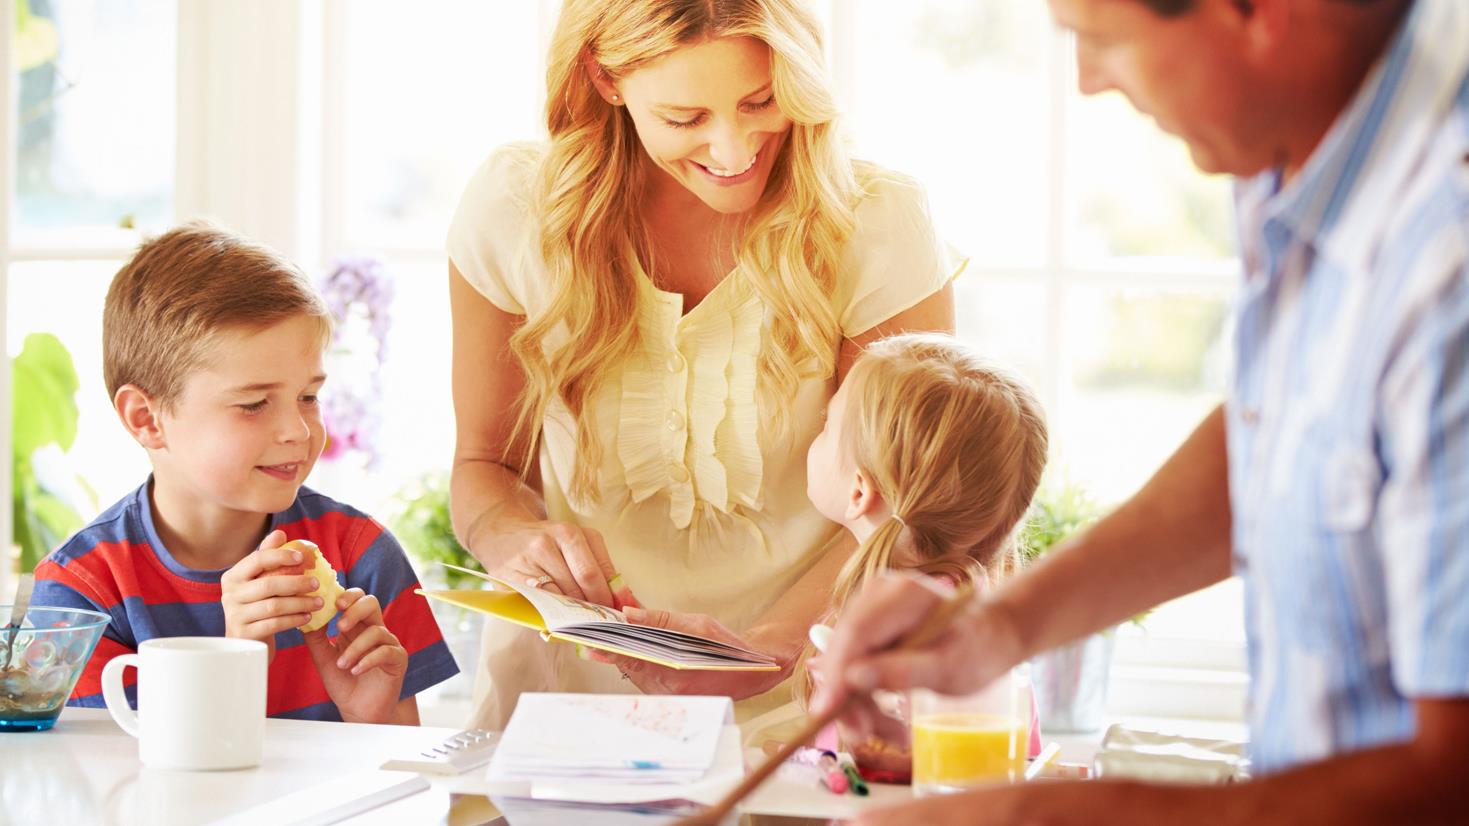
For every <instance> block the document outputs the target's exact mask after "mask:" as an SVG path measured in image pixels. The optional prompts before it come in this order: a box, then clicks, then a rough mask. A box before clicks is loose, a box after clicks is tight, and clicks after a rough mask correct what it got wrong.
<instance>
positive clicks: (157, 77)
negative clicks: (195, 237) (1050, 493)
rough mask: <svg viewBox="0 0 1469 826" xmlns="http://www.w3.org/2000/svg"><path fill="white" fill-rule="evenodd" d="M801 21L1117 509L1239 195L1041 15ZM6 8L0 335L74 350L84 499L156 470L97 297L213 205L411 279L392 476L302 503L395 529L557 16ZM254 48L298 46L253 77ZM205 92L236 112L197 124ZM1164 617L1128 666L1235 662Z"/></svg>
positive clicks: (894, 11)
mask: <svg viewBox="0 0 1469 826" xmlns="http://www.w3.org/2000/svg"><path fill="white" fill-rule="evenodd" d="M810 1H811V2H812V4H813V5H814V6H815V7H816V10H817V11H818V13H819V15H820V16H821V17H822V18H823V20H824V21H825V22H826V23H827V25H828V29H827V40H828V49H829V57H830V62H831V65H832V70H833V72H832V74H833V78H834V82H835V86H836V93H837V97H838V99H839V101H841V102H842V104H843V106H844V108H845V109H846V111H847V113H848V118H847V120H848V127H849V131H850V133H851V135H852V137H853V139H854V141H855V147H856V151H857V154H858V155H859V156H860V157H863V158H866V159H870V160H873V161H875V162H878V163H881V164H883V165H885V166H888V167H891V168H894V169H896V170H898V171H901V172H904V173H907V174H909V175H911V176H913V177H915V178H917V179H918V180H920V181H921V182H922V183H923V184H924V185H925V186H926V188H927V190H928V193H929V198H930V204H931V208H932V212H933V215H934V219H935V222H936V224H937V226H938V228H939V231H940V232H941V234H942V235H943V236H944V237H945V238H946V239H947V240H948V241H950V242H951V243H953V244H954V245H955V246H956V247H957V248H958V249H960V250H961V251H963V252H964V253H966V254H967V255H968V256H970V259H971V264H970V267H969V269H968V270H967V271H966V273H965V275H964V276H963V277H962V278H961V279H960V280H959V281H958V282H957V283H956V285H955V291H956V298H957V301H958V306H959V332H960V335H961V336H963V337H965V338H966V339H968V340H970V341H973V342H975V343H976V344H977V345H978V346H980V347H982V348H983V349H985V350H986V351H987V352H989V353H992V354H993V355H995V356H996V357H997V358H1000V359H1003V360H1004V361H1006V362H1007V363H1010V364H1012V365H1014V366H1015V367H1016V368H1017V369H1019V370H1020V371H1021V372H1022V373H1023V374H1025V375H1026V376H1027V377H1029V379H1030V380H1031V381H1032V382H1033V383H1034V384H1035V386H1036V387H1037V388H1038V389H1039V391H1040V393H1041V395H1042V398H1043V400H1044V401H1045V403H1046V406H1047V410H1048V411H1049V415H1050V420H1051V429H1052V441H1053V445H1054V450H1055V452H1054V458H1053V464H1054V466H1055V467H1056V468H1057V469H1058V472H1060V473H1064V474H1066V475H1068V476H1069V477H1070V478H1072V479H1073V480H1074V481H1077V482H1080V483H1082V484H1083V485H1084V486H1086V487H1087V488H1088V489H1089V490H1090V491H1091V492H1092V494H1093V495H1094V496H1095V497H1096V498H1098V499H1099V500H1102V501H1106V502H1116V501H1119V500H1120V499H1122V498H1124V497H1125V496H1126V495H1128V494H1129V493H1130V492H1131V491H1132V490H1134V489H1135V488H1136V487H1137V486H1138V485H1139V484H1141V483H1142V481H1143V480H1144V479H1146V478H1147V476H1148V475H1150V474H1151V472H1152V471H1153V470H1154V469H1155V468H1156V467H1157V466H1158V465H1159V463H1160V462H1161V461H1162V460H1163V459H1164V457H1166V456H1167V455H1168V454H1169V453H1170V452H1171V451H1172V449H1173V448H1174V447H1176V446H1177V444H1179V443H1180V442H1181V440H1182V439H1183V437H1184V436H1185V435H1186V434H1187V433H1188V432H1189V431H1190V430H1191V429H1192V428H1193V426H1194V425H1195V424H1196V423H1197V422H1198V421H1199V419H1201V418H1202V416H1203V415H1204V413H1205V412H1207V411H1208V410H1209V409H1210V408H1211V407H1212V406H1213V405H1215V404H1217V403H1218V402H1219V401H1220V400H1221V399H1222V397H1223V392H1224V377H1225V374H1226V371H1227V366H1228V354H1229V352H1230V346H1229V341H1228V339H1227V334H1228V328H1229V325H1228V319H1227V314H1228V307H1229V304H1230V302H1231V301H1232V299H1233V289H1234V277H1233V274H1234V270H1235V269H1236V265H1235V262H1234V261H1233V254H1234V253H1233V250H1234V243H1235V242H1234V238H1233V232H1232V220H1231V211H1230V204H1229V196H1228V186H1227V183H1226V182H1225V181H1224V180H1222V179H1218V178H1208V177H1205V176H1201V175H1199V174H1198V173H1197V172H1195V171H1194V170H1193V168H1192V165H1191V164H1190V162H1189V158H1188V155H1187V152H1186V150H1185V148H1184V147H1183V146H1182V145H1181V144H1179V143H1178V142H1177V141H1174V140H1172V139H1169V138H1166V137H1164V136H1162V135H1160V134H1159V133H1158V132H1157V131H1156V129H1155V128H1154V127H1153V126H1152V125H1151V124H1149V123H1148V122H1147V121H1146V120H1145V119H1144V118H1142V117H1140V116H1138V115H1137V114H1135V113H1134V112H1133V111H1132V110H1131V108H1130V107H1129V106H1128V105H1127V104H1126V102H1125V101H1123V100H1122V99H1120V98H1119V97H1118V96H1116V95H1111V96H1105V97H1102V98H1097V99H1082V98H1080V97H1079V96H1078V95H1077V94H1076V92H1075V91H1074V88H1073V87H1074V82H1073V77H1074V69H1073V67H1072V65H1071V54H1070V44H1069V42H1068V40H1067V38H1066V37H1064V36H1063V35H1061V34H1059V33H1057V32H1056V31H1055V30H1054V29H1053V27H1052V26H1051V23H1050V20H1049V17H1048V15H1047V12H1046V9H1045V5H1044V4H1043V3H1035V2H1022V1H1021V0H1010V2H990V3H976V2H973V0H914V2H911V3H892V2H889V1H888V0H810ZM9 4H17V5H16V9H17V13H15V14H10V13H8V11H7V13H6V14H5V15H4V16H5V21H4V23H3V24H0V26H4V27H9V28H0V33H7V32H8V35H9V36H13V37H14V38H15V41H14V42H15V43H16V50H15V53H16V56H17V58H18V66H19V73H18V76H17V80H18V82H17V84H16V85H15V94H14V95H13V96H9V97H6V96H5V95H6V94H8V93H0V103H3V104H5V105H4V107H3V111H0V118H4V121H5V122H4V127H5V130H4V132H5V134H10V135H13V136H14V143H13V144H12V145H11V146H12V147H13V148H12V151H10V152H7V153H5V157H4V158H3V159H0V171H3V172H4V173H5V174H4V175H3V180H4V181H6V182H7V184H6V186H7V188H8V189H9V192H8V193H7V198H8V200H7V201H6V202H5V206H6V207H8V212H7V211H3V210H0V225H3V226H0V242H3V243H0V256H4V258H3V259H0V264H3V265H5V269H4V273H5V276H6V279H7V283H6V301H7V305H6V308H7V316H8V320H9V327H8V329H7V330H6V341H7V345H8V349H9V352H10V353H11V354H12V355H14V354H15V353H16V352H18V350H19V347H20V343H21V341H22V340H23V338H24V335H25V334H26V333H28V332H32V331H38V330H46V331H49V332H55V333H57V334H58V335H60V336H61V338H62V339H63V341H64V342H65V343H66V344H67V345H68V346H69V347H70V349H71V350H72V353H73V355H74V357H75V358H76V361H77V366H78V370H79V372H80V373H81V383H82V392H81V393H80V395H79V402H80V404H81V417H82V423H81V427H80V436H79V439H78V443H77V446H76V448H75V449H74V451H73V454H74V458H75V460H76V462H77V464H78V465H79V466H80V467H81V469H82V470H83V472H84V474H85V475H86V476H87V478H88V480H89V481H90V482H91V483H92V485H93V486H94V487H95V488H96V490H97V495H98V499H99V503H100V504H104V505H105V504H106V503H108V502H110V501H113V500H114V499H116V498H117V497H119V496H121V495H122V494H123V493H125V492H126V490H127V489H129V488H131V487H132V486H133V485H135V484H136V483H137V480H138V479H139V478H141V474H142V473H143V472H144V469H145V468H146V464H145V463H144V461H143V457H142V456H141V454H140V453H139V451H138V450H137V449H136V448H135V447H134V446H133V445H131V444H130V443H129V442H128V441H127V440H126V439H125V438H123V436H122V434H121V432H120V430H119V429H118V427H117V425H115V424H114V423H113V415H112V413H111V409H110V405H109V404H108V400H107V399H106V398H105V393H103V392H102V391H101V387H102V382H101V376H100V357H99V349H100V348H99V346H98V339H99V332H98V324H97V318H98V315H99V313H100V306H101V301H102V292H103V285H105V284H106V282H107V280H108V279H109V278H110V277H111V274H112V272H114V271H115V270H116V268H117V266H118V265H119V264H120V263H121V261H122V260H123V259H124V258H125V257H126V255H127V254H128V252H129V251H130V249H131V248H132V247H133V246H134V245H135V244H136V242H137V239H138V234H139V230H142V231H150V230H153V229H156V228H159V227H162V226H166V225H168V224H170V223H172V222H173V221H174V220H176V218H178V217H192V216H193V215H196V214H200V213H208V214H214V215H216V216H218V217H220V218H221V219H222V220H224V222H225V223H227V224H230V225H233V226H235V227H237V228H239V229H241V230H242V231H245V232H247V233H249V234H251V235H253V236H256V237H260V238H262V239H263V240H265V241H267V242H268V243H272V244H274V245H276V246H277V247H278V248H280V249H281V250H282V251H283V252H285V253H286V254H287V255H289V256H291V257H293V258H295V259H296V260H297V261H298V262H299V263H300V264H301V265H302V267H303V269H305V270H306V271H307V273H308V274H310V275H312V276H320V275H322V274H324V273H325V272H326V271H327V270H328V268H329V267H330V265H331V262H332V261H333V260H334V259H335V258H336V257H338V256H341V255H352V254H370V255H375V256H377V257H379V258H380V259H381V261H382V264H383V267H384V269H385V270H386V271H387V272H389V273H391V274H392V275H393V277H394V279H395V281H396V285H397V288H396V298H395V299H394V303H393V307H392V313H393V316H394V322H393V328H392V329H391V331H390V332H389V338H388V344H387V347H388V358H387V361H386V363H385V364H384V366H383V368H382V369H383V372H382V387H383V402H382V410H381V416H382V428H381V437H380V438H381V442H382V443H381V445H380V446H379V447H380V454H381V463H380V464H379V465H378V466H376V467H374V468H373V469H371V470H370V471H369V472H363V469H362V468H361V466H360V465H355V464H353V463H352V462H351V461H345V460H344V461H338V462H324V463H322V464H321V465H320V466H319V468H318V470H317V472H316V475H314V476H313V479H312V484H313V485H315V486H318V487H321V488H323V489H324V490H326V491H328V492H330V493H332V494H334V495H338V496H340V497H342V498H344V499H347V500H349V501H352V502H354V503H356V504H359V505H360V506H362V507H364V508H366V509H369V510H381V509H382V508H383V507H384V506H386V505H387V504H388V501H389V499H390V497H391V496H392V494H393V493H394V492H395V491H396V489H397V488H398V487H399V486H401V485H403V484H405V483H407V482H408V481H410V480H411V479H413V478H414V477H416V476H417V475H419V474H421V473H424V472H429V471H434V470H443V469H445V468H446V467H447V466H448V463H449V460H450V456H451V452H452V446H453V418H452V409H451V407H450V403H449V398H450V396H449V329H448V324H447V296H446V283H447V279H446V276H445V258H444V254H443V238H444V234H445V231H446V229H447V225H448V221H449V217H450V215H451V214H452V212H453V209H454V206H455V204H456V203H457V201H458V198H459V194H460V192H461V190H462V188H463V186H464V184H465V182H466V181H467V179H468V177H469V175H470V173H471V172H472V171H473V170H474V168H475V167H476V165H477V164H479V163H480V161H482V160H483V159H484V157H485V156H486V155H487V154H488V152H489V151H490V150H491V149H492V148H493V147H495V146H497V145H499V144H502V143H505V142H507V141H512V140H525V139H535V138H537V137H538V136H539V135H540V134H541V133H542V129H543V127H542V124H541V106H542V100H541V98H542V95H543V77H544V68H545V67H544V59H545V50H546V45H547V41H548V39H549V36H550V33H551V30H552V28H553V26H554V23H555V18H556V14H557V12H558V10H559V7H560V3H559V2H558V0H526V2H516V3H478V2H468V0H465V1H464V2H456V0H426V2H420V3H414V4H407V5H405V4H402V3H390V2H388V0H351V2H347V1H346V0H326V2H324V3H323V4H320V5H316V4H302V5H299V6H298V5H296V4H276V5H268V6H257V7H251V8H250V9H248V10H242V9H243V7H241V8H235V7H233V6H226V5H214V4H211V5H209V6H208V7H207V11H204V9H205V8H206V7H203V6H195V5H191V4H182V5H180V4H177V3H173V2H157V0H150V2H141V1H140V0H117V1H116V2H113V0H107V2H103V0H91V1H90V2H81V0H77V2H68V3H60V2H57V0H8V3H0V8H4V9H7V10H8V9H9V8H10V5H9ZM206 18H207V19H206ZM262 38H264V39H269V40H271V41H272V42H277V43H280V44H287V45H289V44H294V47H293V48H290V47H287V46H285V45H283V47H282V48H281V49H279V50H277V51H275V52H273V53H272V54H273V57H272V58H271V59H270V60H269V61H268V62H262V63H259V64H256V63H252V62H251V61H260V60H264V58H261V57H260V56H259V54H258V51H259V50H258V49H257V48H256V47H255V46H254V44H255V43H258V42H259V41H260V40H261V39H262ZM180 65H183V66H185V67H186V68H184V69H179V68H177V67H178V66H180ZM226 68H228V70H226ZM180 100H182V101H184V104H185V105H182V106H180V104H179V101H180ZM213 100H233V101H235V105H234V106H233V107H232V108H221V107H215V108H214V109H212V110H211V109H210V107H208V106H204V105H203V103H202V102H203V101H213ZM241 111H248V112H249V113H250V114H251V117H249V118H243V119H242V117H241V115H240V112H241ZM176 136H177V137H176ZM242 166H243V167H248V169H270V170H276V172H275V173H273V174H270V175H260V174H242V172H241V168H242ZM262 228H263V229H262ZM1149 626H1150V630H1149V632H1148V634H1147V636H1146V637H1141V638H1137V639H1138V640H1140V641H1139V642H1137V643H1136V644H1135V645H1134V644H1133V643H1131V642H1127V640H1129V639H1133V638H1132V637H1130V636H1128V637H1125V639H1124V645H1123V646H1122V650H1123V652H1124V653H1123V658H1124V660H1127V659H1128V658H1131V661H1133V662H1136V663H1141V664H1144V665H1146V664H1148V663H1149V662H1152V660H1151V659H1150V658H1152V657H1155V656H1157V657H1161V656H1162V655H1161V654H1157V652H1158V651H1160V650H1162V648H1166V647H1167V646H1169V645H1172V643H1170V642H1169V640H1177V639H1183V640H1191V641H1199V640H1212V641H1214V642H1213V644H1212V645H1213V646H1214V647H1212V648H1211V647H1210V646H1208V645H1206V646H1204V647H1203V648H1207V649H1209V650H1215V649H1216V648H1217V650H1219V651H1222V652H1224V653H1222V654H1220V656H1218V657H1212V655H1211V658H1204V659H1207V660H1208V662H1203V661H1200V662H1198V663H1195V665H1197V666H1198V667H1200V668H1216V667H1217V668H1221V669H1237V668H1238V667H1239V665H1238V661H1239V648H1240V640H1241V638H1242V631H1241V628H1242V620H1241V616H1240V599H1239V598H1238V584H1237V583H1225V584H1223V585H1221V586H1219V587H1218V588H1216V589H1211V591H1210V592H1207V593H1205V594H1202V595H1197V596H1194V597H1189V598H1186V599H1184V600H1180V601H1178V602H1177V603H1174V604H1171V605H1169V606H1167V607H1165V608H1164V609H1161V610H1159V611H1158V612H1157V613H1156V614H1155V615H1154V617H1153V618H1152V620H1151V621H1150V624H1149ZM1160 646H1161V647H1162V648H1160ZM1185 648H1186V649H1189V647H1188V646H1185ZM1197 648H1198V647H1197V646H1195V647H1194V649H1197ZM1194 649H1189V650H1194ZM1198 650H1203V649H1198ZM1149 652H1153V653H1149Z"/></svg>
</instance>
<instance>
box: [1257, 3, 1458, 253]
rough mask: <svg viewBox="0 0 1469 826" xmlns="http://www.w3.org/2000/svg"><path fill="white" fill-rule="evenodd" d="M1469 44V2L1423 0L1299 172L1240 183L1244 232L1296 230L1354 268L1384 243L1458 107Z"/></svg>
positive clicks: (1300, 240)
mask: <svg viewBox="0 0 1469 826" xmlns="http://www.w3.org/2000/svg"><path fill="white" fill-rule="evenodd" d="M1466 42H1469V3H1465V2H1464V0H1417V1H1416V2H1415V3H1414V4H1413V7H1412V9H1411V10H1410V11H1409V13H1408V15H1407V17H1406V18H1405V19H1404V22H1403V24H1402V25H1401V26H1400V27H1399V30H1398V32H1397V34H1395V35H1394V36H1393V38H1392V40H1391V42H1390V45H1389V47H1388V49H1387V50H1386V52H1384V54H1383V56H1382V57H1381V58H1380V59H1379V60H1378V61H1377V64H1376V65H1375V66H1374V67H1373V68H1372V70H1371V72H1370V73H1369V74H1368V76H1367V78H1366V80H1365V81H1364V82H1363V84H1362V87H1361V88H1360V89H1359V90H1358V91H1357V94H1356V95H1355V96H1354V97H1353V99H1352V101H1351V103H1350V104H1348V106H1347V108H1346V109H1345V110H1344V111H1343V112H1342V114H1341V115H1340V116H1339V117H1338V118H1337V120H1336V122H1335V123H1334V124H1332V127H1331V129H1330V130H1329V131H1328V132H1327V134H1326V137H1325V138H1324V139H1323V140H1322V142H1321V145H1320V146H1318V147H1317V148H1316V151H1315V152H1313V153H1312V154H1311V157H1310V158H1309V159H1308V160H1307V162H1306V164H1305V165H1304V166H1303V167H1302V168H1301V172H1300V174H1299V175H1297V176H1296V178H1295V179H1294V180H1293V181H1291V182H1290V183H1289V184H1288V185H1286V186H1285V187H1284V188H1283V189H1282V188H1281V187H1280V184H1279V181H1280V171H1279V170H1271V171H1268V172H1265V173H1262V174H1261V175H1258V176H1255V177H1254V178H1252V179H1249V180H1247V181H1242V182H1241V185H1240V187H1239V189H1238V190H1237V198H1238V203H1239V206H1240V210H1241V215H1242V216H1244V217H1245V218H1246V223H1247V226H1244V227H1242V228H1241V229H1242V230H1246V231H1249V230H1253V231H1252V232H1242V237H1248V238H1251V239H1261V238H1267V239H1268V238H1269V237H1270V236H1271V235H1272V234H1274V235H1280V234H1282V233H1289V235H1290V236H1291V237H1292V239H1294V240H1295V241H1296V242H1298V243H1305V244H1309V245H1312V246H1314V247H1315V248H1316V249H1317V251H1318V252H1323V253H1325V254H1327V255H1330V256H1331V257H1332V258H1334V259H1335V260H1337V262H1338V263H1341V264H1345V265H1348V268H1349V269H1357V268H1355V267H1351V266H1350V265H1352V264H1354V263H1357V262H1362V261H1365V260H1367V259H1368V258H1369V257H1370V256H1371V254H1372V252H1373V251H1374V250H1375V249H1376V248H1377V246H1378V244H1379V242H1380V241H1381V240H1382V238H1383V236H1384V234H1385V233H1386V232H1387V230H1388V221H1389V219H1390V217H1391V214H1392V210H1394V209H1396V208H1397V207H1398V206H1399V205H1400V204H1401V201H1402V198H1403V197H1404V196H1405V195H1406V193H1405V192H1404V191H1403V190H1404V188H1405V187H1406V186H1407V185H1408V183H1409V182H1410V180H1411V172H1412V170H1413V168H1414V166H1416V165H1417V164H1418V163H1419V162H1420V161H1421V160H1422V157H1423V154H1424V152H1425V151H1426V149H1427V148H1428V145H1429V143H1430V141H1431V140H1432V138H1433V136H1434V134H1435V132H1436V131H1437V130H1438V128H1439V127H1440V126H1441V125H1442V123H1443V122H1444V116H1445V115H1446V113H1447V112H1448V111H1449V110H1450V108H1451V107H1452V106H1453V105H1454V101H1455V96H1456V94H1457V92H1458V91H1459V89H1460V87H1461V86H1462V84H1463V83H1464V79H1465V72H1466V68H1469V50H1466V49H1464V47H1463V44H1464V43H1466ZM1251 216H1252V217H1251ZM1250 223H1253V224H1255V226H1248V224H1250ZM1272 225H1274V226H1272ZM1272 230H1273V232H1272ZM1250 243H1257V242H1255V241H1253V240H1252V241H1249V242H1246V244H1247V247H1246V253H1247V255H1248V254H1249V253H1250V252H1251V250H1250V249H1249V247H1248V244H1250Z"/></svg>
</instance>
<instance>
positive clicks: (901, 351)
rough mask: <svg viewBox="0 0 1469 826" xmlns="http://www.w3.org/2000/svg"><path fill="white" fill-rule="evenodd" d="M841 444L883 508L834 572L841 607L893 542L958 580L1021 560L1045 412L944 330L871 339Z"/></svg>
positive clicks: (852, 378)
mask: <svg viewBox="0 0 1469 826" xmlns="http://www.w3.org/2000/svg"><path fill="white" fill-rule="evenodd" d="M846 382H847V384H848V387H847V397H846V406H845V408H844V409H843V411H842V420H841V421H842V427H841V433H840V438H841V440H842V443H841V444H840V445H839V446H838V449H839V450H842V451H845V452H846V455H847V458H849V459H851V460H852V461H853V463H854V464H855V465H856V466H857V468H859V469H860V470H861V471H862V473H864V474H865V475H866V476H867V478H868V479H869V480H871V482H872V484H873V485H874V486H875V487H876V489H877V492H878V494H879V495H881V496H882V499H883V502H884V503H885V504H886V505H887V507H888V509H889V511H890V513H891V516H890V517H889V518H888V519H887V520H886V521H884V522H883V524H882V525H881V526H879V527H878V529H877V530H876V531H875V532H873V534H872V535H871V536H870V537H868V539H867V541H866V542H864V543H862V545H861V547H859V548H858V549H857V551H856V553H854V554H853V555H852V558H851V559H850V560H848V561H847V564H846V566H845V567H844V568H843V569H842V572H841V573H840V574H839V575H838V577H837V581H836V586H835V588H834V593H833V597H834V598H833V603H832V604H833V605H835V606H837V609H838V610H840V606H842V605H844V604H845V603H846V601H847V599H849V598H850V597H851V596H852V594H854V593H855V592H856V591H857V589H858V588H859V587H860V586H861V584H862V583H863V582H864V581H866V580H867V579H868V578H869V577H871V576H872V575H873V574H874V573H876V572H878V571H882V570H886V569H888V568H891V567H893V558H894V554H895V552H896V551H898V550H899V549H900V548H902V549H905V550H908V551H909V552H910V556H911V557H912V558H913V559H915V560H917V562H918V568H919V569H920V570H923V571H926V572H929V573H945V574H948V575H949V576H950V577H952V578H953V579H954V581H955V583H956V584H958V583H961V582H966V581H973V580H974V579H976V578H979V577H986V578H998V577H1002V576H1005V575H1007V574H1009V573H1010V572H1012V571H1013V570H1014V569H1015V568H1016V567H1017V566H1018V565H1019V562H1020V557H1019V548H1018V545H1017V536H1018V533H1019V528H1020V527H1021V523H1022V522H1023V520H1024V518H1025V514H1026V511H1027V510H1028V509H1029V508H1030V502H1031V499H1032V498H1033V497H1034V496H1035V492H1036V488H1037V487H1038V486H1039V485H1040V480H1041V473H1042V472H1043V471H1044V470H1045V467H1046V452H1047V447H1048V438H1047V434H1046V419H1045V413H1044V411H1043V410H1042V408H1041V405H1040V402H1039V401H1038V400H1037V399H1036V397H1035V394H1034V393H1033V392H1032V391H1031V389H1030V387H1029V386H1027V385H1026V383H1025V382H1024V381H1022V380H1021V379H1020V378H1019V377H1017V376H1015V375H1014V374H1013V373H1011V372H1010V371H1008V370H1006V369H1004V368H1002V367H1000V366H998V365H996V364H994V363H993V362H991V361H988V360H987V359H984V358H983V357H981V356H979V355H978V354H976V353H975V352H973V351H972V350H971V349H969V348H968V347H966V346H964V345H963V344H961V343H959V342H958V341H957V340H955V339H954V338H952V337H950V336H943V335H935V334H908V335H900V336H893V337H891V338H886V339H883V340H881V341H878V342H876V343H874V344H873V345H872V346H871V347H868V348H867V350H866V351H864V352H863V353H862V355H861V356H860V357H859V358H858V359H857V362H856V364H854V365H853V366H852V369H851V371H850V372H848V374H847V378H846Z"/></svg>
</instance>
